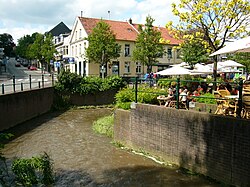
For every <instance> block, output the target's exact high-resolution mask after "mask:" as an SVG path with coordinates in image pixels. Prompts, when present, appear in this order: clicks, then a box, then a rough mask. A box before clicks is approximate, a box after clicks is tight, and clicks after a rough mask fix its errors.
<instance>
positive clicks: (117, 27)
mask: <svg viewBox="0 0 250 187" xmlns="http://www.w3.org/2000/svg"><path fill="white" fill-rule="evenodd" d="M79 20H80V22H81V23H82V26H83V28H84V29H85V31H86V32H87V34H88V35H89V34H90V33H91V32H92V30H93V28H94V27H95V26H96V24H97V23H98V22H99V21H101V20H103V21H104V22H106V23H108V24H109V25H110V27H111V30H112V31H113V32H114V33H115V35H116V39H117V40H124V41H135V40H136V38H137V35H138V33H139V31H138V27H139V24H133V23H132V24H130V23H129V22H123V21H113V20H104V19H97V18H86V17H79ZM155 28H156V29H159V30H160V31H161V34H162V38H164V40H167V41H170V44H172V45H178V44H179V43H180V40H177V39H175V38H174V37H172V36H171V35H170V33H169V31H168V30H167V29H166V28H164V27H155Z"/></svg>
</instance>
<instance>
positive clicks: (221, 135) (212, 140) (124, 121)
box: [114, 104, 250, 186]
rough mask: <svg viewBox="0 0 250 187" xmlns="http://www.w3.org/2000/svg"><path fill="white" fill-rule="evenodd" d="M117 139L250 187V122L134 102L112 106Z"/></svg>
mask: <svg viewBox="0 0 250 187" xmlns="http://www.w3.org/2000/svg"><path fill="white" fill-rule="evenodd" d="M114 131H115V140H116V141H120V142H123V143H124V144H126V145H127V146H129V147H133V148H136V149H137V148H142V149H143V150H145V151H147V152H150V153H151V154H155V155H158V156H161V157H162V158H164V159H165V160H167V161H170V162H172V163H175V164H178V165H180V166H182V167H184V168H187V169H190V170H192V171H194V172H198V173H202V174H204V175H206V176H209V177H211V178H214V179H216V180H219V181H222V182H225V183H227V184H234V185H237V186H250V121H249V120H245V119H236V118H233V117H225V116H218V115H212V114H208V113H205V112H196V111H187V110H176V109H172V108H165V107H160V106H155V105H145V104H137V105H136V109H132V110H131V111H124V110H119V109H118V110H116V111H115V128H114Z"/></svg>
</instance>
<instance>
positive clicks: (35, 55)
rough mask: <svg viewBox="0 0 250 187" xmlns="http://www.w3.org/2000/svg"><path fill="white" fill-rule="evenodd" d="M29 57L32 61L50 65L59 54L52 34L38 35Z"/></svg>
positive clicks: (30, 48) (30, 49) (31, 46)
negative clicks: (35, 60) (36, 60)
mask: <svg viewBox="0 0 250 187" xmlns="http://www.w3.org/2000/svg"><path fill="white" fill-rule="evenodd" d="M28 49H29V56H30V58H31V59H38V60H39V61H40V62H41V63H42V64H44V63H49V62H50V60H52V59H53V58H54V54H55V53H57V51H56V49H55V45H54V43H53V41H52V35H51V34H46V35H43V34H39V33H37V34H36V38H35V41H34V42H33V43H32V44H31V45H30V47H29V48H28Z"/></svg>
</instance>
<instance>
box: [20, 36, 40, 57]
mask: <svg viewBox="0 0 250 187" xmlns="http://www.w3.org/2000/svg"><path fill="white" fill-rule="evenodd" d="M37 34H38V33H33V34H32V35H31V36H30V35H25V36H23V37H21V38H20V39H18V45H17V47H16V54H17V55H18V56H20V57H23V58H26V59H32V58H31V57H32V55H30V47H31V44H33V43H34V41H35V39H36V35H37Z"/></svg>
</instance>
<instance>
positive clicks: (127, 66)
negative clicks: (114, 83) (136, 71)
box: [124, 62, 130, 73]
mask: <svg viewBox="0 0 250 187" xmlns="http://www.w3.org/2000/svg"><path fill="white" fill-rule="evenodd" d="M124 73H130V62H125V64H124Z"/></svg>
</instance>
